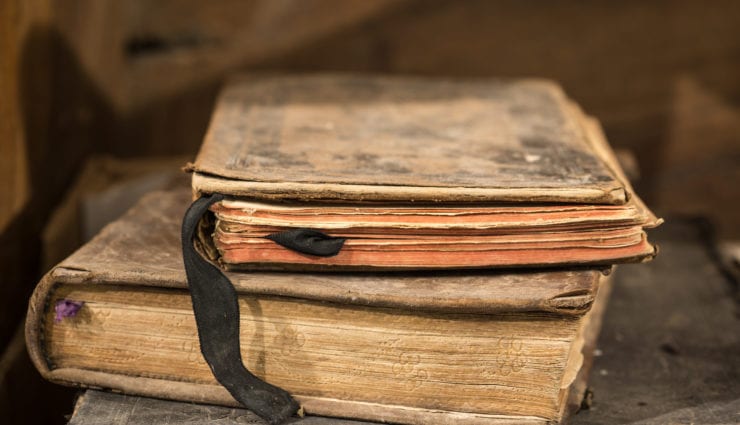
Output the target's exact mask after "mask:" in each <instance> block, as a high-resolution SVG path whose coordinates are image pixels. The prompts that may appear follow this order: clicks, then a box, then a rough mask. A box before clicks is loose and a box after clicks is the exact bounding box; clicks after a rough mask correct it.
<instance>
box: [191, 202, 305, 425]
mask: <svg viewBox="0 0 740 425" xmlns="http://www.w3.org/2000/svg"><path fill="white" fill-rule="evenodd" d="M221 200H223V196H222V195H210V196H203V197H201V198H199V199H198V200H196V201H195V202H193V204H192V205H190V208H189V209H188V211H187V212H186V213H185V218H184V219H183V222H182V257H183V260H184V262H185V272H186V274H187V278H188V287H189V288H190V296H191V299H192V302H193V312H194V313H195V322H196V324H197V326H198V338H199V339H200V349H201V352H202V353H203V357H204V358H205V360H206V362H207V363H208V366H210V367H211V371H212V372H213V376H215V377H216V380H218V382H220V383H221V385H223V386H224V387H225V388H226V389H227V390H228V391H229V393H231V395H232V396H233V397H234V398H235V399H236V400H237V401H238V402H240V403H241V404H242V405H244V407H246V408H248V409H250V410H252V411H253V412H254V413H256V414H257V415H259V416H260V417H261V418H263V419H264V420H266V421H267V422H269V423H270V424H273V425H274V424H280V423H282V422H283V421H284V420H286V419H287V418H288V417H290V416H292V415H293V414H294V413H295V412H296V411H297V410H298V408H299V407H300V406H299V405H298V403H297V402H296V401H295V400H294V399H293V397H291V396H290V394H288V392H287V391H285V390H283V389H281V388H278V387H276V386H274V385H270V384H268V383H267V382H264V381H262V380H260V379H259V378H257V377H256V376H254V375H252V373H250V372H249V371H248V370H247V368H246V367H245V366H244V362H243V361H242V356H241V351H240V349H239V304H238V301H237V294H236V290H235V289H234V286H233V285H232V284H231V281H229V279H228V278H227V277H226V276H225V275H224V274H223V273H222V272H221V270H220V269H219V268H218V267H216V266H214V265H213V264H211V263H210V262H208V261H206V260H205V259H204V258H203V257H201V256H200V254H199V253H198V252H197V251H196V250H195V247H194V246H193V236H194V235H195V231H196V228H197V226H198V222H199V221H200V219H201V217H202V216H203V214H205V213H206V212H207V211H208V207H209V206H211V205H212V204H214V203H216V202H219V201H221Z"/></svg>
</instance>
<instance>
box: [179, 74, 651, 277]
mask: <svg viewBox="0 0 740 425" xmlns="http://www.w3.org/2000/svg"><path fill="white" fill-rule="evenodd" d="M190 169H191V170H192V171H193V177H192V183H193V189H194V193H195V196H196V197H199V196H207V195H211V194H221V195H225V196H226V198H225V200H223V201H221V202H218V203H216V204H215V205H214V206H213V207H212V208H211V211H212V213H213V217H212V220H211V221H210V222H209V223H207V225H206V226H205V229H204V230H203V232H201V235H202V236H203V244H204V246H206V247H207V249H206V250H207V252H209V253H210V255H211V258H212V259H214V260H217V261H219V262H220V263H221V264H222V265H223V266H225V267H226V268H228V269H235V270H236V269H245V268H246V269H255V268H260V269H282V270H284V269H310V270H338V269H339V270H342V269H348V268H349V269H352V268H354V269H402V270H403V269H420V268H458V269H459V268H481V267H512V266H547V265H573V264H612V263H616V262H627V261H640V260H644V259H649V258H652V256H654V254H655V249H654V247H653V246H652V245H651V244H650V243H649V242H648V240H647V235H646V233H645V232H644V229H646V228H650V227H654V226H656V225H658V224H659V223H660V220H658V219H657V218H656V217H655V216H654V215H653V214H652V213H651V212H650V211H649V210H648V209H647V208H646V207H645V205H644V204H643V203H642V202H641V201H640V200H639V198H638V197H637V196H636V195H635V194H634V191H633V190H632V188H631V187H630V186H629V184H628V182H627V181H626V179H625V178H624V175H623V173H622V171H621V169H620V168H619V165H618V163H617V161H616V160H615V158H614V154H613V152H612V151H611V148H610V147H609V145H608V143H607V142H606V140H605V138H604V136H603V133H602V132H601V129H600V127H599V126H598V123H596V121H595V120H593V119H592V118H589V117H587V116H585V115H584V114H583V112H582V111H581V110H580V109H579V108H578V107H577V106H576V105H575V104H574V103H573V102H572V101H570V100H569V99H568V98H567V97H566V96H565V94H564V93H563V91H562V90H561V89H560V88H559V86H557V85H556V84H555V83H553V82H549V81H544V80H508V81H503V80H490V79H480V80H445V79H425V78H408V77H406V78H403V77H377V76H373V77H370V76H352V75H311V76H300V77H280V76H277V77H275V76H273V77H270V76H262V77H243V78H236V79H234V80H233V81H232V82H231V83H230V84H229V85H227V87H226V89H225V90H224V92H223V94H222V96H221V98H220V99H219V101H218V103H217V105H216V109H215V112H214V114H213V118H212V121H211V125H210V127H209V130H208V133H207V135H206V138H205V141H204V143H203V146H202V148H201V151H200V153H199V155H198V157H197V159H196V160H195V162H194V163H193V164H191V166H190ZM296 229H310V230H312V231H315V232H320V233H309V234H305V233H304V234H301V233H296ZM284 232H288V236H285V235H281V234H282V233H284ZM291 232H292V233H291ZM275 235H279V236H275ZM298 237H303V238H312V237H313V238H320V237H326V238H334V239H341V240H342V241H343V242H342V243H341V244H342V246H341V249H339V250H337V252H333V253H331V255H317V253H316V252H311V250H310V249H308V250H301V249H296V246H297V245H300V244H299V243H296V242H295V238H298ZM291 242H292V246H291Z"/></svg>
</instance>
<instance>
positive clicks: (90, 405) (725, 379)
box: [69, 219, 740, 425]
mask: <svg viewBox="0 0 740 425" xmlns="http://www.w3.org/2000/svg"><path fill="white" fill-rule="evenodd" d="M651 238H652V239H653V240H655V241H657V242H658V244H659V246H660V255H659V256H658V257H657V258H656V259H655V260H654V261H653V262H651V263H648V264H637V265H625V266H621V267H620V268H619V269H618V270H617V271H616V275H615V286H614V291H613V294H612V298H611V301H610V303H609V306H608V309H607V313H606V317H605V320H604V327H603V329H602V333H601V336H600V339H599V343H598V348H597V350H598V351H597V352H596V355H597V357H596V359H595V361H594V365H593V369H592V371H591V378H590V380H589V387H590V389H591V392H592V401H591V407H590V408H589V409H588V410H582V411H581V412H579V413H578V414H577V415H575V416H574V417H573V418H572V419H571V423H573V424H625V423H630V424H673V423H677V424H683V423H686V424H689V423H692V424H736V423H740V313H739V309H740V304H738V302H737V300H738V298H737V289H738V288H737V283H736V282H732V281H731V280H730V279H728V277H727V276H726V275H723V274H722V272H721V269H720V267H719V265H718V263H717V262H716V261H715V260H714V258H713V256H712V254H711V249H710V245H709V244H708V239H707V237H706V234H705V232H703V231H702V227H701V226H698V225H696V223H695V222H690V221H686V220H679V219H676V220H668V222H667V223H666V224H665V225H663V226H662V227H661V228H659V229H657V230H656V231H655V232H653V233H651ZM206 422H207V423H209V424H218V425H227V424H229V425H231V424H263V423H264V422H262V421H261V420H260V419H259V418H257V417H256V416H255V415H253V414H252V413H250V412H249V411H246V410H240V409H230V408H225V407H216V406H204V405H196V404H192V403H179V402H173V401H165V400H155V399H150V398H145V397H134V396H125V395H117V394H110V393H105V392H101V391H87V392H85V393H84V394H83V395H82V396H81V397H80V399H79V400H78V403H77V406H76V409H75V413H74V414H73V416H72V418H71V420H70V422H69V423H70V425H98V424H100V425H119V424H120V425H123V424H129V425H130V424H152V425H175V424H196V423H206ZM292 423H300V424H301V425H345V424H346V425H350V424H354V425H359V424H364V423H365V422H356V421H347V420H338V419H329V418H319V417H307V418H304V419H296V420H295V421H294V422H292Z"/></svg>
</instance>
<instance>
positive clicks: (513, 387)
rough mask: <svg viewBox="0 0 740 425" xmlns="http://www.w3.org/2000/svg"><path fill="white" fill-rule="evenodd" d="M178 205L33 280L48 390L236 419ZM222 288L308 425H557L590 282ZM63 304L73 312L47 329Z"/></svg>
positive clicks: (255, 360)
mask: <svg viewBox="0 0 740 425" xmlns="http://www.w3.org/2000/svg"><path fill="white" fill-rule="evenodd" d="M188 201H189V193H188V192H187V191H182V192H164V193H157V194H154V195H153V196H149V197H147V198H145V199H144V200H142V202H141V203H140V204H139V205H138V206H137V207H136V208H135V209H134V210H132V211H131V212H130V213H129V214H127V215H126V216H124V217H123V218H122V219H121V220H119V221H118V222H116V223H114V224H112V225H110V226H109V227H107V228H106V229H105V230H104V231H103V232H102V233H101V234H100V235H99V236H98V237H96V238H95V239H94V240H93V241H92V242H91V243H90V244H88V245H86V246H85V247H83V248H82V249H81V250H79V251H78V252H77V253H75V254H74V255H73V256H71V257H70V258H68V259H67V260H65V261H64V262H62V263H61V264H60V265H59V266H58V267H57V268H55V269H54V270H53V271H52V272H50V273H49V274H48V275H47V276H46V277H45V278H44V280H43V281H42V282H41V284H40V285H39V287H38V288H37V290H36V292H35V294H34V296H33V299H32V301H31V304H30V307H29V316H28V327H27V339H28V344H29V349H30V352H31V355H32V358H33V359H34V362H35V364H36V366H37V367H38V368H39V370H40V371H41V372H42V373H43V374H44V375H45V376H46V377H47V378H49V379H51V380H54V381H57V382H62V383H66V384H71V385H83V386H93V387H105V388H114V389H117V390H121V391H126V392H130V393H135V394H144V395H151V396H158V397H167V398H176V399H182V400H191V401H200V402H210V403H218V404H226V405H233V404H234V400H233V399H231V397H230V396H229V395H228V393H227V392H226V390H225V389H223V388H222V387H221V386H219V385H218V384H217V383H216V382H215V381H214V379H213V377H212V375H211V373H210V370H209V369H208V366H207V365H206V364H205V362H203V360H202V358H201V356H200V352H199V348H198V338H197V332H196V328H195V322H194V320H193V316H192V310H191V305H190V301H189V295H188V293H187V291H186V289H185V288H186V282H185V277H184V272H183V270H182V266H181V264H180V258H179V246H178V233H179V225H180V222H179V217H180V216H181V215H182V212H183V211H184V209H185V208H186V206H187V204H188ZM228 275H229V277H230V278H231V279H232V280H233V282H234V285H235V287H236V288H237V291H238V292H239V294H240V295H239V304H240V310H241V312H242V318H241V320H240V326H241V337H242V342H243V343H242V347H243V356H244V359H245V362H246V364H247V366H248V367H249V368H250V370H252V371H254V372H255V373H256V374H257V375H259V376H260V377H261V378H263V379H265V380H267V381H268V382H271V383H275V384H276V385H280V386H282V387H284V388H286V389H287V390H288V391H290V392H291V393H292V394H295V396H296V398H298V399H299V400H300V402H301V404H302V405H303V406H304V407H305V409H306V411H307V412H308V413H311V414H320V415H331V416H340V417H356V418H363V419H370V420H390V421H396V422H402V423H429V421H430V420H432V419H430V418H436V419H434V421H435V423H453V422H457V423H471V424H472V423H506V422H507V421H509V422H511V421H515V420H526V421H530V422H531V423H541V422H546V421H557V420H560V419H561V418H562V416H563V415H564V405H565V400H566V399H567V396H566V395H564V394H565V393H564V391H565V392H566V393H567V392H568V391H569V389H570V388H571V384H572V383H573V382H575V373H574V371H575V372H577V371H578V370H579V369H580V365H581V364H582V360H580V357H579V355H580V348H579V347H580V345H582V344H583V343H582V342H579V341H580V338H581V337H579V335H581V333H582V329H583V327H584V326H586V324H587V322H588V321H587V319H586V318H587V317H589V316H588V315H586V312H588V311H589V309H590V307H591V306H592V304H593V303H594V300H595V299H596V296H597V293H598V288H599V282H600V281H601V280H602V276H603V275H602V273H601V271H599V270H589V269H576V270H571V271H530V272H524V271H521V272H511V273H501V272H495V271H478V272H470V273H460V272H447V273H433V274H432V273H396V274H392V273H388V274H383V273H380V274H364V275H363V274H361V273H355V274H345V273H329V274H310V273H302V274H292V273H263V272H250V273H228ZM60 301H62V302H63V301H71V302H78V303H81V307H80V308H79V310H78V311H76V313H75V314H72V315H68V317H57V316H58V312H57V311H55V306H56V305H57V304H58V303H59V302H60ZM574 347H576V348H574Z"/></svg>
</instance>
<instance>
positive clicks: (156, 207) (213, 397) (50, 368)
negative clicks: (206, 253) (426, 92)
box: [26, 190, 601, 423]
mask: <svg viewBox="0 0 740 425" xmlns="http://www.w3.org/2000/svg"><path fill="white" fill-rule="evenodd" d="M189 200H190V193H189V192H188V191H186V190H182V191H174V192H157V193H154V194H152V195H149V196H147V197H145V198H144V199H143V200H142V201H141V202H140V203H139V204H138V205H137V206H136V207H134V208H133V209H132V210H131V211H130V212H129V213H127V214H126V215H125V216H124V217H122V218H121V219H119V220H118V221H116V222H114V223H113V224H111V225H109V226H108V227H106V228H105V229H104V230H103V231H102V232H101V233H100V234H99V235H98V236H96V237H95V238H94V239H93V240H92V241H91V242H90V243H88V244H87V245H85V246H84V247H82V248H81V249H80V250H78V251H77V252H76V253H74V254H73V255H72V256H70V257H69V258H68V259H66V260H65V261H63V262H62V263H60V264H59V265H58V266H57V267H56V268H54V269H53V270H52V271H50V272H49V273H48V274H47V275H46V276H45V277H44V278H43V279H42V281H41V282H40V284H39V286H38V287H37V289H36V291H35V292H34V295H33V296H32V298H31V301H30V304H29V310H28V318H27V328H26V338H27V343H28V347H29V353H30V354H31V357H32V359H33V361H34V363H35V365H36V367H37V368H38V369H39V370H40V371H41V373H42V374H43V375H44V376H45V377H46V378H48V379H50V380H52V381H55V382H60V383H65V384H71V385H83V386H90V387H102V388H114V389H117V390H120V391H125V392H131V393H135V394H144V395H149V396H156V397H163V398H175V399H182V400H190V401H198V402H209V403H218V404H227V405H233V404H234V401H233V400H232V399H231V398H230V396H229V395H228V393H226V391H225V390H224V389H223V388H222V387H220V386H215V385H209V384H196V383H192V382H178V381H172V380H163V379H157V378H151V377H141V376H124V375H117V374H113V373H108V372H106V370H105V366H104V365H101V367H100V369H99V370H78V369H69V368H66V369H55V367H54V365H53V364H51V363H49V361H48V359H47V358H46V356H45V354H44V335H45V330H44V328H43V326H42V324H43V317H44V316H45V314H47V312H48V309H49V308H53V306H50V305H49V303H50V299H51V295H52V294H53V292H54V291H55V290H58V289H59V288H61V287H64V286H67V285H78V284H79V285H100V287H101V288H105V287H106V285H117V286H126V287H141V288H146V287H160V288H183V289H184V288H187V285H186V281H185V275H184V271H183V269H182V264H181V257H180V253H179V252H180V247H179V239H178V237H179V225H180V218H181V216H182V214H183V212H184V210H185V209H186V208H187V206H188V204H189ZM227 275H228V276H229V278H230V279H231V280H232V282H233V283H234V286H235V287H236V288H237V291H239V292H240V293H242V294H256V295H269V296H278V297H287V298H290V299H304V300H313V301H321V302H331V303H340V304H352V305H358V306H377V307H390V308H394V309H398V310H399V311H400V312H408V313H409V314H426V313H434V312H440V313H460V314H466V313H482V314H489V313H496V314H498V313H528V314H536V312H541V313H540V314H555V315H562V316H563V317H579V316H582V315H583V314H584V313H586V312H587V311H588V310H589V308H590V306H591V304H592V303H593V302H594V299H595V295H596V292H597V288H598V285H599V280H600V276H601V271H599V270H593V269H574V270H569V271H537V272H532V271H528V272H524V271H520V272H516V271H509V272H507V273H501V272H496V271H477V272H468V273H457V272H447V273H433V274H430V273H402V274H377V273H374V274H341V273H332V274H306V273H302V274H291V273H261V272H252V273H227ZM301 402H302V404H304V405H305V406H311V407H310V408H312V409H314V410H313V411H314V412H316V413H318V414H321V413H322V412H323V414H329V415H338V416H342V415H343V414H344V415H348V413H347V412H348V411H350V410H351V409H358V411H362V412H365V413H364V414H365V416H364V417H366V418H376V419H377V418H383V417H386V418H397V420H401V421H408V422H411V423H423V422H424V420H425V419H423V418H424V417H427V419H428V418H429V417H434V416H424V415H428V414H434V412H431V411H415V410H414V411H410V410H408V409H404V408H401V407H393V406H367V405H363V403H357V405H354V404H352V402H339V401H336V400H335V401H331V400H327V399H309V400H306V399H303V400H301ZM347 409H349V410H347ZM412 410H413V409H412ZM343 411H344V412H345V413H342V412H343ZM368 412H370V413H368ZM373 412H375V413H373ZM437 414H441V413H440V412H437ZM368 415H369V416H368ZM394 415H395V416H394ZM420 415H421V416H420ZM463 416H465V415H463ZM483 416H485V415H483ZM483 416H480V415H472V416H471V417H469V418H467V419H466V421H464V422H466V423H492V422H491V421H493V419H491V418H484V417H483ZM440 417H441V416H440ZM398 418H400V419H398ZM409 418H411V419H409ZM420 418H421V419H420ZM461 418H462V416H461ZM494 419H495V418H494ZM445 420H453V419H450V418H446V419H445ZM494 422H495V421H494Z"/></svg>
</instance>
